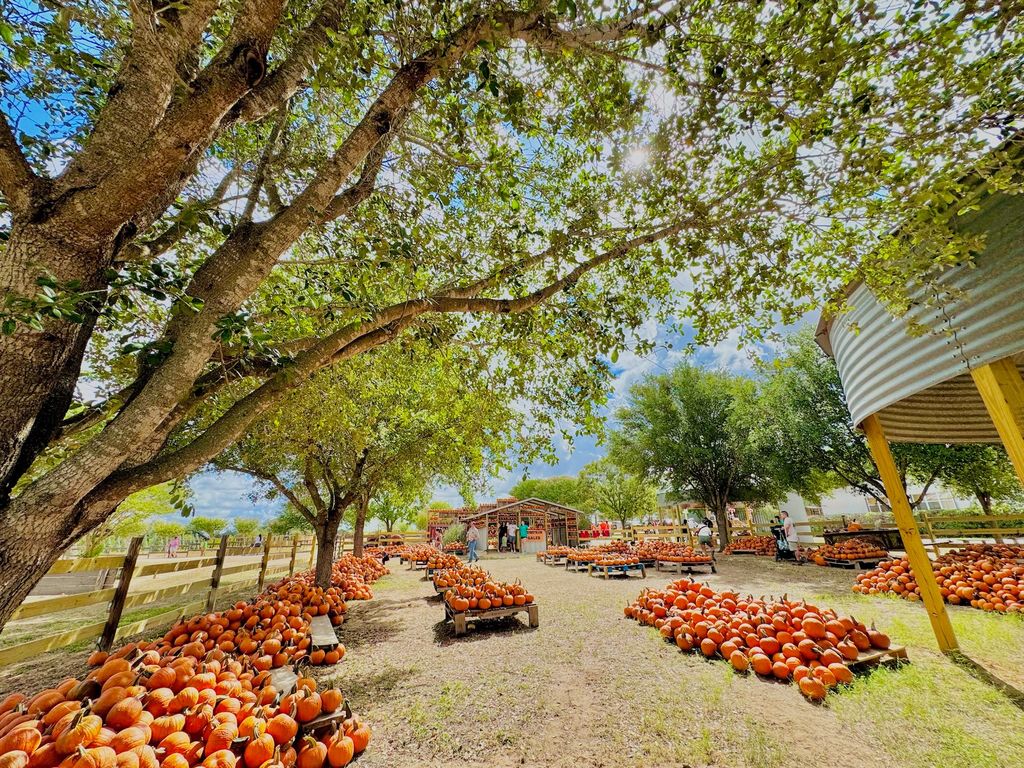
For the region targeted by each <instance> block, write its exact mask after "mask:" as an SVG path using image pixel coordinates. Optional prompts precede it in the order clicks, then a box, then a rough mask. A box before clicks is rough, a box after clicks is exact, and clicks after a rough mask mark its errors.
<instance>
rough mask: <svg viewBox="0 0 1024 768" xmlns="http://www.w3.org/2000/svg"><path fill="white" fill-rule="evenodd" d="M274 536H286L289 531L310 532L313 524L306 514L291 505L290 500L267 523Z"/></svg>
mask: <svg viewBox="0 0 1024 768" xmlns="http://www.w3.org/2000/svg"><path fill="white" fill-rule="evenodd" d="M267 530H269V531H270V532H271V533H272V534H274V535H275V536H286V535H288V534H290V533H307V532H309V533H312V531H313V526H312V525H311V524H310V522H309V520H308V519H306V516H305V515H303V514H302V513H301V512H299V511H298V510H297V509H296V508H295V507H293V506H292V504H291V502H289V503H287V504H285V506H284V509H283V510H281V512H280V513H279V514H278V515H277V517H275V518H274V519H273V520H271V521H270V523H269V524H268V525H267Z"/></svg>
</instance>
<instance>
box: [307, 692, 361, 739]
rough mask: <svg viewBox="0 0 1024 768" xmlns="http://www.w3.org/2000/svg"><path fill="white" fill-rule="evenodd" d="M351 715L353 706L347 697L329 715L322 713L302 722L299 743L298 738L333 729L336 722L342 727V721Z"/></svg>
mask: <svg viewBox="0 0 1024 768" xmlns="http://www.w3.org/2000/svg"><path fill="white" fill-rule="evenodd" d="M350 717H352V707H351V706H349V703H348V699H345V700H344V701H343V702H342V703H341V706H340V707H338V709H337V710H335V711H334V712H331V713H330V714H327V715H320V717H316V718H313V719H312V720H310V721H308V722H305V723H301V724H300V725H299V735H298V737H297V739H296V743H298V739H301V738H302V737H303V736H306V735H310V736H312V735H313V734H315V733H317V732H322V731H325V730H328V729H331V730H333V728H334V725H335V723H337V724H338V726H339V727H340V726H341V724H342V722H343V721H345V720H347V719H348V718H350Z"/></svg>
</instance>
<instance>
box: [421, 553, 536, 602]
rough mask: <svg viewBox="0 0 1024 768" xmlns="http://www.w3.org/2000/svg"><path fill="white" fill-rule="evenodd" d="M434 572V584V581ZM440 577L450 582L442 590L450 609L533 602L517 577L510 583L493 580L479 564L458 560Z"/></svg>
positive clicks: (436, 581) (531, 596) (436, 582)
mask: <svg viewBox="0 0 1024 768" xmlns="http://www.w3.org/2000/svg"><path fill="white" fill-rule="evenodd" d="M437 575H438V574H435V581H434V583H435V585H437V584H438V580H437V579H436V576H437ZM442 581H443V582H445V583H450V584H451V586H450V588H449V589H448V590H446V591H445V593H444V601H445V603H446V604H447V605H448V607H449V608H450V609H451V610H452V611H453V612H454V613H466V612H467V611H489V610H493V609H495V608H511V607H512V606H516V605H530V604H531V603H532V602H533V595H531V594H530V593H529V592H527V591H526V587H524V586H523V585H522V584H520V583H519V582H518V581H517V582H516V583H514V584H509V583H507V582H504V581H495V580H494V579H492V578H491V575H490V574H489V573H488V572H487V571H485V570H483V569H482V568H480V567H479V566H477V567H473V566H467V565H463V564H462V563H461V562H460V564H459V567H458V568H453V569H449V570H446V571H445V572H444V575H443V576H442Z"/></svg>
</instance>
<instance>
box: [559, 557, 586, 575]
mask: <svg viewBox="0 0 1024 768" xmlns="http://www.w3.org/2000/svg"><path fill="white" fill-rule="evenodd" d="M565 570H567V571H587V572H588V573H589V572H590V563H585V562H583V561H582V560H569V559H568V558H566V561H565Z"/></svg>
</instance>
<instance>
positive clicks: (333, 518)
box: [316, 510, 344, 589]
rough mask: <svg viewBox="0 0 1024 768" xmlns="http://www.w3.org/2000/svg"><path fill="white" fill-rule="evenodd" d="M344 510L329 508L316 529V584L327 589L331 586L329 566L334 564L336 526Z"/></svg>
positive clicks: (336, 538)
mask: <svg viewBox="0 0 1024 768" xmlns="http://www.w3.org/2000/svg"><path fill="white" fill-rule="evenodd" d="M343 512H344V510H341V511H340V512H338V511H337V510H330V512H329V513H328V516H327V520H326V521H325V522H324V524H323V525H320V526H317V529H316V546H317V552H316V585H317V586H318V587H322V588H323V589H327V588H328V587H330V586H331V568H332V567H333V566H334V549H335V547H336V546H337V544H338V526H339V525H340V524H341V515H342V513H343Z"/></svg>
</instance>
